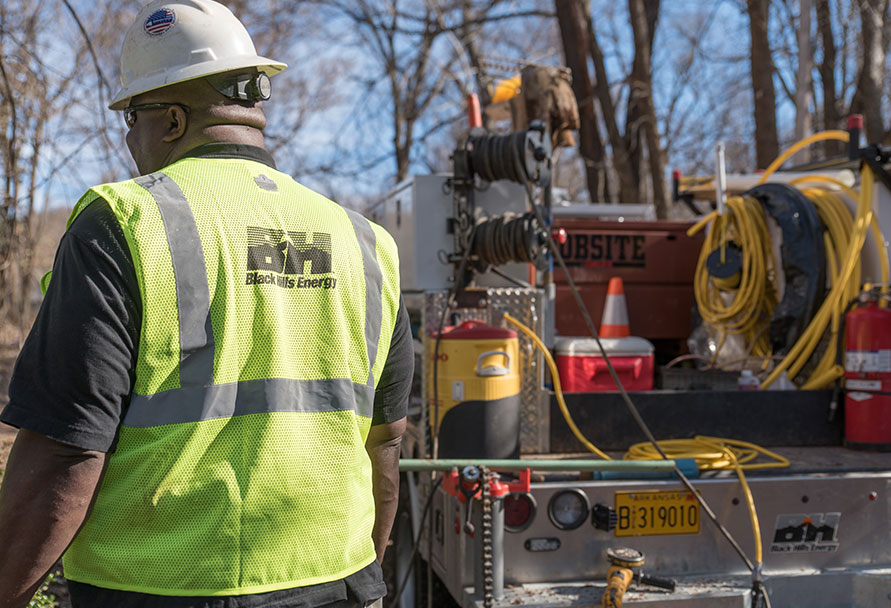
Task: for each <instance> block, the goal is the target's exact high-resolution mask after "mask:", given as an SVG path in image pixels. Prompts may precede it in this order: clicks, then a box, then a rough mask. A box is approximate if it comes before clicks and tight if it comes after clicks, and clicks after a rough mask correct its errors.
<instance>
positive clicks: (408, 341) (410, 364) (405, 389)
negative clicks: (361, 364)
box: [371, 299, 415, 426]
mask: <svg viewBox="0 0 891 608" xmlns="http://www.w3.org/2000/svg"><path fill="white" fill-rule="evenodd" d="M414 369H415V352H414V345H413V343H412V337H411V323H410V322H409V319H408V312H407V311H406V310H405V303H404V302H403V301H402V300H401V299H400V301H399V312H398V313H397V314H396V323H395V326H394V327H393V338H392V339H391V340H390V352H389V353H388V354H387V362H386V363H385V364H384V369H383V371H382V372H381V379H380V382H378V384H377V389H376V390H375V393H374V415H373V416H372V418H371V425H372V426H375V425H378V424H387V423H390V422H395V421H397V420H399V419H400V418H404V417H405V414H406V412H407V411H408V397H409V393H410V392H411V381H412V376H413V375H414Z"/></svg>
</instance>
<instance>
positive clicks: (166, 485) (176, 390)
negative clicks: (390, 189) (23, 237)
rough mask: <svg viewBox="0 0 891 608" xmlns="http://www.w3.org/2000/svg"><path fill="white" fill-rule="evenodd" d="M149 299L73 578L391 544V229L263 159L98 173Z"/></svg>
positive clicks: (210, 580)
mask: <svg viewBox="0 0 891 608" xmlns="http://www.w3.org/2000/svg"><path fill="white" fill-rule="evenodd" d="M98 197H101V198H103V199H104V200H106V201H108V204H109V205H110V207H111V208H112V210H113V212H114V213H115V215H116V216H117V218H118V220H119V221H120V223H121V226H122V228H123V232H124V235H125V238H126V239H127V243H128V246H129V248H130V252H131V255H132V258H133V262H134V267H135V269H136V277H137V282H138V284H139V288H140V292H141V296H142V299H143V320H142V326H141V332H140V341H139V351H138V357H137V364H136V374H135V380H134V387H133V392H132V395H131V400H130V404H129V406H128V409H127V411H126V413H125V415H124V419H123V421H122V423H121V427H120V432H119V439H118V445H117V450H116V452H115V453H113V454H111V455H110V457H109V464H108V468H107V470H106V473H105V476H104V478H103V482H102V486H101V489H100V491H99V494H98V496H97V499H96V504H95V505H94V507H93V510H92V512H91V514H90V516H89V518H88V520H87V522H86V524H85V525H84V527H83V529H82V530H81V531H80V533H79V534H78V535H77V537H76V538H75V540H74V542H73V543H72V545H71V547H70V548H69V550H68V551H67V552H66V554H65V557H64V567H65V574H66V577H68V578H71V579H72V580H76V581H80V582H84V583H88V584H92V585H96V586H100V587H105V588H111V589H121V590H126V591H137V592H143V593H154V594H161V595H240V594H248V593H263V592H266V591H274V590H279V589H287V588H291V587H300V586H305V585H311V584H316V583H322V582H328V581H333V580H338V579H341V578H343V577H345V576H347V575H349V574H352V573H353V572H356V571H358V570H360V569H362V568H363V567H365V566H367V565H368V564H370V563H371V562H372V560H374V559H375V551H374V546H373V543H372V539H371V529H372V526H373V523H374V503H373V498H372V493H371V464H370V461H369V459H368V456H367V454H366V452H365V448H364V443H365V439H366V437H367V434H368V430H369V428H370V424H371V415H372V409H373V399H374V387H375V385H376V382H377V379H378V378H379V377H380V372H381V370H382V368H383V365H384V363H385V361H386V358H387V353H388V350H389V346H390V337H391V335H392V332H393V326H394V323H395V318H396V312H397V308H398V302H399V290H398V285H399V278H398V260H397V257H396V247H395V244H394V243H393V241H392V239H391V238H390V236H389V235H388V234H387V233H386V232H385V231H384V230H383V229H381V228H380V227H378V226H376V225H374V224H371V223H370V222H368V221H367V220H365V219H364V218H362V217H361V216H358V215H357V214H355V213H353V212H349V211H347V210H345V209H343V208H342V207H340V206H338V205H336V204H335V203H333V202H331V201H329V200H327V199H325V198H324V197H322V196H321V195H319V194H316V193H314V192H312V191H310V190H308V189H306V188H304V187H303V186H301V185H300V184H298V183H296V182H294V181H293V180H292V179H291V178H290V177H288V176H286V175H284V174H282V173H280V172H277V171H275V170H273V169H271V168H269V167H267V166H265V165H263V164H261V163H257V162H253V161H247V160H239V159H206V158H205V159H201V158H190V159H185V160H181V161H179V162H177V163H174V164H172V165H170V166H168V167H166V168H165V169H164V170H163V172H161V173H158V174H153V175H152V176H146V177H142V178H138V179H137V180H130V181H127V182H120V183H116V184H105V185H102V186H97V187H95V188H93V189H91V190H90V191H89V192H87V194H86V195H84V197H82V198H81V201H80V202H79V203H78V204H77V206H76V207H75V209H74V212H73V213H72V218H71V220H69V225H70V222H71V221H73V219H74V218H75V217H76V216H77V214H78V213H80V211H81V210H82V209H83V208H84V207H85V206H86V205H88V204H90V203H91V202H92V201H94V200H96V199H97V198H98Z"/></svg>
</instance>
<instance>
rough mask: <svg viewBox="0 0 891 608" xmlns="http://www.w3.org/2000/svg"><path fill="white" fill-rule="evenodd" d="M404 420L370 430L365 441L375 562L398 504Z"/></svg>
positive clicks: (385, 540)
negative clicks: (370, 480)
mask: <svg viewBox="0 0 891 608" xmlns="http://www.w3.org/2000/svg"><path fill="white" fill-rule="evenodd" d="M404 432H405V418H401V419H399V420H397V421H396V422H390V423H388V424H379V425H377V426H373V427H371V430H370V431H369V432H368V438H367V439H366V440H365V451H366V452H368V457H369V458H370V459H371V475H372V483H373V486H372V488H373V490H372V491H373V492H374V529H373V530H372V532H371V537H372V539H373V540H374V549H375V551H376V552H377V561H378V562H383V561H384V551H385V550H386V549H387V541H388V540H389V538H390V529H391V528H392V527H393V520H394V519H395V518H396V508H397V506H398V503H399V451H400V447H401V444H402V433H404Z"/></svg>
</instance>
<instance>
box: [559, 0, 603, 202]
mask: <svg viewBox="0 0 891 608" xmlns="http://www.w3.org/2000/svg"><path fill="white" fill-rule="evenodd" d="M554 5H555V8H556V9H557V21H558V23H559V25H560V36H561V38H562V39H563V57H564V58H565V60H566V65H567V67H569V69H570V70H572V91H573V93H575V98H576V101H577V102H578V105H579V125H580V126H579V154H580V155H581V157H582V160H583V161H584V163H585V177H586V179H587V184H588V196H589V198H590V199H591V202H592V203H595V202H598V201H604V200H608V198H609V180H608V177H607V174H606V170H605V169H606V162H605V158H606V152H605V150H604V149H603V142H602V141H601V139H600V131H599V130H598V128H597V115H596V114H595V113H594V86H593V85H592V84H591V76H590V74H589V73H588V55H587V53H585V48H586V45H585V41H586V40H587V39H588V32H587V27H588V20H587V19H586V18H585V13H584V8H583V7H582V5H581V3H580V2H579V0H556V1H555V3H554Z"/></svg>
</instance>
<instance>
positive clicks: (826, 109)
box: [817, 0, 844, 158]
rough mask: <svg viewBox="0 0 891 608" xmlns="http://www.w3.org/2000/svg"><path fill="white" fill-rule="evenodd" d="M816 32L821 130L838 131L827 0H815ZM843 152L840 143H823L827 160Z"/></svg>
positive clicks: (839, 119)
mask: <svg viewBox="0 0 891 608" xmlns="http://www.w3.org/2000/svg"><path fill="white" fill-rule="evenodd" d="M817 30H818V32H819V34H820V40H821V42H822V44H823V61H822V62H821V63H820V65H819V66H817V67H818V69H819V71H820V83H821V84H822V88H823V129H824V130H829V129H840V128H843V126H844V125H842V124H841V112H840V111H839V103H838V93H837V91H836V84H835V64H836V55H837V49H836V47H835V37H834V34H833V31H832V13H831V12H830V10H829V0H817ZM843 152H844V148H843V146H842V144H841V142H835V141H825V142H823V153H824V154H825V155H826V157H827V158H829V157H832V156H838V155H840V154H842V153H843Z"/></svg>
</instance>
